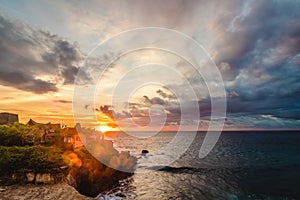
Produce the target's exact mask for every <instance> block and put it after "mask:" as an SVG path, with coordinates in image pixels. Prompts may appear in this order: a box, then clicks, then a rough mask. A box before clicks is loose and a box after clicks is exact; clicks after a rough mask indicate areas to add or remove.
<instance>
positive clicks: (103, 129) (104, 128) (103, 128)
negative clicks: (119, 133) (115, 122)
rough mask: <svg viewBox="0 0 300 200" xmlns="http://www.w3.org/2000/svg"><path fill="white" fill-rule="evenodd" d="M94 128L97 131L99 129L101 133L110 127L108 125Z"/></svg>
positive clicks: (109, 129)
mask: <svg viewBox="0 0 300 200" xmlns="http://www.w3.org/2000/svg"><path fill="white" fill-rule="evenodd" d="M96 130H97V131H100V132H102V133H105V132H107V131H111V130H112V128H111V127H109V126H98V127H97V128H96Z"/></svg>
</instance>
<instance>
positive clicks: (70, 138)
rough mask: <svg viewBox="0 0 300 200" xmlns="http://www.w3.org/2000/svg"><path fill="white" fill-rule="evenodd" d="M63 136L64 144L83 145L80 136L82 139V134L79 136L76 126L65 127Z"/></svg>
mask: <svg viewBox="0 0 300 200" xmlns="http://www.w3.org/2000/svg"><path fill="white" fill-rule="evenodd" d="M63 136H64V143H65V144H70V145H72V147H73V148H78V147H82V146H83V142H82V141H81V138H82V139H84V135H81V138H80V136H79V133H78V131H77V129H76V127H74V128H71V127H68V128H65V130H64V131H63Z"/></svg>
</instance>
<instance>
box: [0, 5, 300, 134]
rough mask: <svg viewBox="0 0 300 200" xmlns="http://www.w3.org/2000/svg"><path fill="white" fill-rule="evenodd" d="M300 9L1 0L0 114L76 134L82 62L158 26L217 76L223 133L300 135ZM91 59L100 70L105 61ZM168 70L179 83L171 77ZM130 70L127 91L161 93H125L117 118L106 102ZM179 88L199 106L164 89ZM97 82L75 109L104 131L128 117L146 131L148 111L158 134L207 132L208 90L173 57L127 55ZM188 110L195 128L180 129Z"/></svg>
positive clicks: (153, 52) (146, 52)
mask: <svg viewBox="0 0 300 200" xmlns="http://www.w3.org/2000/svg"><path fill="white" fill-rule="evenodd" d="M299 10H300V4H299V1H296V0H295V1H293V0H289V1H277V0H276V1H271V0H261V1H253V0H245V1H240V0H238V1H237V0H230V1H222V2H220V1H200V0H195V1H192V0H187V1H186V0H181V1H180V0H172V1H171V0H170V1H164V0H163V1H161V0H151V1H148V0H132V1H131V0H115V1H110V0H101V1H92V0H91V1H67V0H65V1H50V0H49V1H35V0H26V1H25V0H19V1H17V0H16V1H6V0H0V40H1V41H0V91H1V93H0V112H12V113H17V114H19V119H20V121H21V122H22V123H26V122H27V121H28V120H29V118H32V119H34V120H35V121H38V122H49V121H51V122H53V123H64V124H66V125H69V126H72V125H74V119H73V109H72V106H73V105H72V100H73V91H74V81H75V79H76V75H77V72H78V70H79V68H80V67H81V66H82V65H83V63H84V61H85V59H86V58H87V56H88V55H89V56H91V57H92V56H93V55H90V54H89V53H90V52H91V50H92V49H94V48H95V47H96V46H97V45H98V44H99V43H100V42H102V41H104V40H106V39H109V38H110V37H112V36H114V35H116V34H119V33H120V32H122V31H126V30H129V29H134V28H143V27H163V28H168V29H173V30H176V31H179V32H182V33H184V34H186V35H188V36H190V37H191V38H193V39H194V40H196V41H197V42H198V43H199V44H201V45H202V46H203V47H204V49H205V50H206V51H207V53H208V54H209V56H210V57H211V58H212V60H213V61H214V63H215V64H216V66H217V67H218V69H219V70H220V73H221V75H222V78H223V81H224V86H225V90H226V93H227V117H226V121H225V127H224V128H225V129H299V128H300V12H299ZM137 40H138V38H137ZM132 42H134V41H132ZM169 44H170V45H174V44H176V41H174V40H172V41H169ZM120 45H124V46H130V45H131V44H130V43H128V44H120ZM120 49H122V47H121V46H120ZM119 53H120V52H111V55H107V56H108V57H109V56H111V57H114V56H117V55H118V54H119ZM121 53H122V52H121ZM97 59H99V60H97V62H99V67H100V68H101V63H105V61H106V60H107V58H106V57H101V58H97ZM144 63H148V64H149V63H154V64H152V65H148V66H147V67H148V68H147V70H143V71H134V70H133V69H134V68H133V67H134V66H140V65H143V64H144ZM157 63H159V64H161V65H158V64H157ZM165 65H168V66H169V68H170V67H173V68H174V69H176V70H177V71H178V72H179V73H180V74H183V75H184V78H179V77H176V75H175V74H174V75H172V74H170V73H169V71H168V69H169V68H167V67H163V66H165ZM129 70H133V71H132V73H133V74H132V75H130V76H129V77H128V79H127V81H128V80H129V82H124V83H122V84H124V85H127V86H128V87H130V84H131V83H130V82H132V83H136V82H138V81H139V80H141V79H149V80H151V79H154V80H155V79H156V78H161V79H163V80H164V81H165V84H163V85H159V84H149V85H147V86H143V87H141V88H139V89H137V90H135V91H132V92H133V93H132V96H131V97H130V99H128V101H127V102H123V101H122V102H120V103H123V104H124V105H125V104H126V105H127V106H124V109H125V107H126V110H117V109H116V108H114V107H111V100H112V96H111V93H112V91H113V90H114V86H115V84H116V83H118V82H120V80H121V77H122V76H123V75H124V74H126V72H128V71H129ZM134 73H135V74H134ZM93 74H94V71H88V72H85V76H86V80H85V81H86V82H84V84H86V85H88V84H89V81H88V80H89V79H90V78H95V77H93ZM96 78H97V77H96ZM185 80H188V81H190V84H191V85H192V87H193V88H196V90H197V91H199V92H198V93H197V99H193V98H192V97H190V96H189V95H187V96H186V98H185V99H184V101H182V102H180V104H179V102H178V99H177V98H176V96H177V95H178V94H176V93H175V92H174V91H173V90H171V89H170V88H169V87H168V86H170V87H171V86H172V88H173V89H174V88H175V89H174V90H176V91H177V92H181V91H182V92H184V91H185V87H184V86H185V85H184V84H185V83H184V82H185ZM99 81H100V82H99V86H98V87H97V92H96V96H95V105H91V104H83V105H80V106H81V107H80V108H81V109H82V110H83V111H85V110H87V111H92V112H94V113H95V115H97V117H98V120H99V121H100V123H102V125H103V126H111V127H114V126H115V124H114V119H115V118H118V119H120V120H126V119H128V118H130V117H132V118H133V119H134V120H135V121H136V123H137V124H141V125H144V124H147V123H149V116H148V115H149V108H150V107H151V106H153V105H160V106H163V107H164V109H163V112H164V114H165V115H166V116H167V121H166V124H165V126H166V127H165V130H172V129H173V128H174V127H176V126H178V125H179V124H182V125H183V126H185V127H186V130H189V127H190V126H191V125H193V124H194V123H199V124H200V127H206V126H207V124H208V121H209V111H208V110H209V109H210V106H209V99H210V96H209V94H208V91H207V88H206V86H205V84H204V83H203V82H201V78H199V76H198V75H195V73H194V71H193V67H192V66H190V64H189V63H187V62H186V61H185V60H184V59H182V58H180V57H178V56H176V55H173V54H170V53H168V52H164V51H159V50H140V51H136V52H133V53H131V54H128V55H124V56H122V57H120V58H119V59H117V60H116V61H115V62H114V63H113V64H112V66H110V67H108V69H107V70H105V72H104V73H103V76H102V77H101V80H100V77H99ZM122 92H123V91H121V92H119V94H122ZM124 92H125V90H124ZM82 95H84V94H82ZM215 98H217V97H215ZM192 102H197V103H199V107H200V113H202V115H201V119H195V118H188V117H187V118H185V119H184V120H183V121H180V116H181V113H180V106H183V107H184V108H185V111H189V109H190V111H192V110H193V109H195V108H194V107H193V106H191V105H192ZM159 109H160V107H158V110H159ZM113 115H114V117H112V116H113ZM100 125H101V124H100ZM200 129H201V128H200Z"/></svg>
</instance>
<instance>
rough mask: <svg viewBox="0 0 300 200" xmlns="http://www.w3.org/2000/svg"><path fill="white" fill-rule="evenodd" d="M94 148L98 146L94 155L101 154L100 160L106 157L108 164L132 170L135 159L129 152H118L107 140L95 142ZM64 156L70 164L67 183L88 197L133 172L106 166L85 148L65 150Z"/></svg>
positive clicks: (94, 195) (111, 186) (106, 188)
mask: <svg viewBox="0 0 300 200" xmlns="http://www.w3.org/2000/svg"><path fill="white" fill-rule="evenodd" d="M96 148H98V150H97V154H96V156H102V157H101V159H100V160H105V159H107V160H105V161H106V162H107V163H109V164H110V166H113V167H116V168H117V169H122V168H124V169H125V168H126V170H125V171H133V169H134V167H135V165H136V159H135V158H134V157H132V156H130V155H129V152H121V153H119V152H118V151H116V150H115V149H114V148H113V147H112V144H111V145H110V144H109V143H107V142H106V143H100V144H97V145H96ZM64 158H65V159H66V158H67V161H68V163H69V166H70V168H69V173H68V176H67V180H68V183H69V184H70V185H72V186H73V187H74V188H75V189H76V190H77V191H78V192H79V193H81V194H83V195H86V196H90V197H96V196H97V195H98V194H99V193H101V192H103V191H107V190H110V189H112V188H113V187H114V186H116V185H117V184H118V183H119V181H120V180H121V179H125V178H128V177H129V176H131V175H132V174H133V173H130V172H124V171H119V170H116V169H113V168H111V167H107V166H106V165H104V164H103V163H101V162H99V161H98V160H97V159H96V158H94V157H93V156H92V155H91V154H90V153H89V152H88V151H87V150H86V149H85V148H81V149H79V150H76V151H74V152H72V151H70V152H66V153H65V155H64ZM130 168H132V170H130Z"/></svg>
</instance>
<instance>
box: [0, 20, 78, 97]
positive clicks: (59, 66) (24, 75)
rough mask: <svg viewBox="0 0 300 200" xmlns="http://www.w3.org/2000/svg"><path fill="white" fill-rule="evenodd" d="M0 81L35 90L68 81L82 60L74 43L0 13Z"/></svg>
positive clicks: (43, 90) (44, 90)
mask: <svg viewBox="0 0 300 200" xmlns="http://www.w3.org/2000/svg"><path fill="white" fill-rule="evenodd" d="M0 51H1V54H0V84H1V85H4V86H10V87H14V88H17V89H20V90H24V91H30V92H33V93H37V94H43V93H47V92H56V91H58V84H59V83H60V82H62V83H63V84H72V83H73V82H74V78H75V76H76V73H77V71H78V63H79V62H80V61H81V60H82V54H81V53H80V51H79V49H78V47H77V46H76V45H73V44H70V43H69V42H67V41H65V40H63V39H62V38H60V37H59V36H57V35H52V34H50V33H49V32H46V31H41V30H38V29H35V28H33V27H30V26H29V25H27V24H26V23H24V22H22V21H17V20H13V19H10V18H8V17H6V16H5V15H0Z"/></svg>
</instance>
